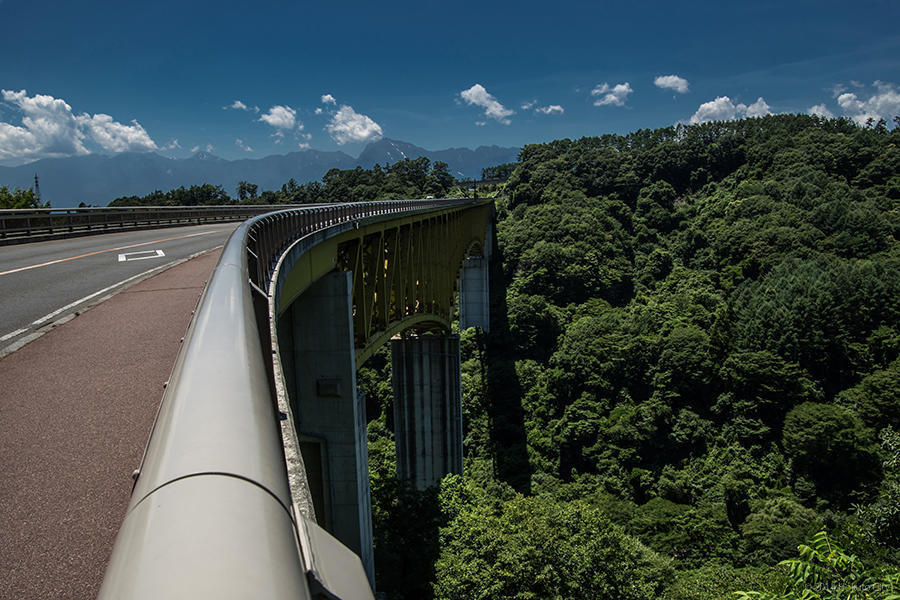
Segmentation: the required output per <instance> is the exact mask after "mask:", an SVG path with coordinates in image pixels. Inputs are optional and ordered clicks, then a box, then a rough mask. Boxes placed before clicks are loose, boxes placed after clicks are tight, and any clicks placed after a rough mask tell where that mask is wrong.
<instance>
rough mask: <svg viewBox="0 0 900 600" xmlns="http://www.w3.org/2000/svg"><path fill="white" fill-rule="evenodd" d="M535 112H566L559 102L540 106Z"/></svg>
mask: <svg viewBox="0 0 900 600" xmlns="http://www.w3.org/2000/svg"><path fill="white" fill-rule="evenodd" d="M534 112H539V113H543V114H545V115H561V114H563V113H565V112H566V109H564V108H563V107H562V106H560V105H559V104H551V105H550V106H538V107H537V108H536V109H534Z"/></svg>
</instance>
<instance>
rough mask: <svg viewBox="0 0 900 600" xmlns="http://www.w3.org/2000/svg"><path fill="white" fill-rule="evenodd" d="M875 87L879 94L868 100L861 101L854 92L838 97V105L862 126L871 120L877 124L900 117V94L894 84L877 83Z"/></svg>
mask: <svg viewBox="0 0 900 600" xmlns="http://www.w3.org/2000/svg"><path fill="white" fill-rule="evenodd" d="M873 85H874V86H875V88H876V90H877V92H876V93H875V94H873V95H872V96H870V97H869V99H868V100H861V99H860V98H859V96H857V95H856V94H854V93H852V92H846V93H843V94H841V95H839V96H838V97H837V103H838V105H839V106H840V107H841V109H842V110H843V111H844V114H845V115H846V116H848V117H850V118H851V119H853V120H854V121H856V122H857V123H858V124H860V125H865V124H866V122H867V121H868V120H869V119H872V120H873V121H876V122H877V121H878V120H879V119H885V120H886V121H890V120H891V119H892V118H893V117H895V116H897V115H900V93H898V92H897V88H896V87H895V86H894V84H892V83H884V82H882V81H876V82H875V83H874V84H873Z"/></svg>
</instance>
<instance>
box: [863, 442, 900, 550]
mask: <svg viewBox="0 0 900 600" xmlns="http://www.w3.org/2000/svg"><path fill="white" fill-rule="evenodd" d="M881 446H882V449H883V451H884V452H883V455H884V462H882V469H883V471H884V479H883V480H882V482H881V487H880V488H879V490H878V495H877V496H876V497H875V499H874V500H873V501H872V503H871V504H869V505H868V506H864V507H860V508H859V509H858V511H857V514H858V516H859V519H860V521H861V522H862V527H863V532H864V533H865V535H867V536H868V537H869V539H870V540H872V541H873V542H875V543H876V544H879V545H882V546H885V547H887V548H889V549H892V550H894V551H895V554H900V553H897V550H898V549H900V501H898V499H900V434H898V433H897V431H896V430H894V429H893V428H892V427H887V428H885V429H883V430H882V431H881Z"/></svg>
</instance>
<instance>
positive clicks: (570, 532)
mask: <svg viewBox="0 0 900 600" xmlns="http://www.w3.org/2000/svg"><path fill="white" fill-rule="evenodd" d="M459 504H460V502H459V501H456V502H455V503H454V504H453V505H452V509H453V510H452V512H454V513H455V517H454V518H453V519H452V520H450V522H449V524H448V525H447V527H445V528H443V529H442V530H441V557H440V559H439V560H438V562H437V565H436V570H437V580H436V582H435V586H434V594H435V598H438V599H473V600H475V599H479V598H481V599H488V598H490V599H513V598H515V599H523V600H524V599H539V598H540V599H545V598H546V599H554V598H556V599H563V598H617V599H621V600H629V599H638V598H648V599H649V598H657V597H658V596H659V593H660V592H661V590H662V588H663V586H664V585H665V584H666V582H668V580H669V579H670V578H671V576H672V568H671V566H670V565H669V563H668V562H667V561H666V560H665V559H663V558H662V557H660V556H659V555H657V554H656V553H654V552H653V551H651V550H649V549H648V548H646V547H645V546H644V545H642V544H641V543H640V542H638V541H637V540H635V539H634V538H632V537H630V536H628V535H626V534H625V533H624V532H622V530H621V529H619V528H618V527H616V526H615V525H613V524H612V523H610V522H609V521H608V519H607V518H606V517H605V516H604V515H603V513H602V512H601V511H600V510H598V509H597V508H594V507H592V506H590V505H589V504H587V503H585V502H582V501H572V502H553V501H549V500H546V499H542V498H537V497H534V498H525V497H521V496H519V497H516V498H514V499H512V500H509V501H506V502H503V503H501V504H500V505H499V506H492V505H490V504H487V505H484V504H478V505H474V506H473V505H471V504H469V505H467V506H466V505H464V506H463V507H462V508H460V507H459Z"/></svg>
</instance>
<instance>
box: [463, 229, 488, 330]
mask: <svg viewBox="0 0 900 600" xmlns="http://www.w3.org/2000/svg"><path fill="white" fill-rule="evenodd" d="M492 229H493V225H491V224H488V226H487V231H486V232H485V236H484V249H483V251H482V256H470V257H468V258H466V259H465V260H464V261H463V266H462V271H461V272H460V274H459V329H460V331H462V330H463V329H468V328H469V327H480V328H481V330H482V331H490V330H491V327H490V323H491V311H490V278H489V275H488V274H489V270H490V261H491V254H492V247H491V243H492V234H493V231H492Z"/></svg>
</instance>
